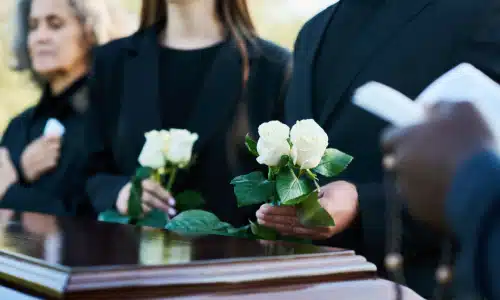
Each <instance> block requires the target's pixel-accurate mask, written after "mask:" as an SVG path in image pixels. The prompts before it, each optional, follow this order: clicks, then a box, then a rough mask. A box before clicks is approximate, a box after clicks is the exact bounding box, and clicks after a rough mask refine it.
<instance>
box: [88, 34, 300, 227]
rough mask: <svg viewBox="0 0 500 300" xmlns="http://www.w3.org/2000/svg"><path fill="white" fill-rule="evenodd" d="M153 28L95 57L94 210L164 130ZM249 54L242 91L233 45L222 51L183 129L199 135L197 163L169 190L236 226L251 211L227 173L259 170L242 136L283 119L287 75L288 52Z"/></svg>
mask: <svg viewBox="0 0 500 300" xmlns="http://www.w3.org/2000/svg"><path fill="white" fill-rule="evenodd" d="M158 29H159V26H154V27H151V28H148V29H146V30H143V31H139V32H137V33H135V34H134V35H132V36H130V37H127V38H124V39H120V40H116V41H114V42H111V43H110V44H108V45H105V46H103V47H100V48H98V49H97V50H96V52H95V63H94V69H93V75H92V76H91V99H92V104H91V112H90V114H89V117H90V118H89V124H88V125H89V127H88V130H87V132H88V134H87V138H88V140H87V145H88V147H89V151H90V156H91V157H90V171H89V174H90V178H89V180H88V183H87V191H88V194H89V195H90V197H91V199H92V202H93V205H94V206H95V208H96V209H97V210H98V211H104V210H106V209H110V208H113V206H114V203H115V201H116V198H117V194H118V192H119V190H120V189H121V188H122V187H123V185H125V184H126V182H128V180H129V179H130V176H131V175H132V174H133V173H134V171H135V169H136V167H138V162H137V158H138V156H139V153H140V151H141V148H142V146H143V144H144V141H145V139H144V133H145V132H147V131H149V130H153V129H160V128H161V125H162V122H161V114H160V112H159V101H165V100H164V99H159V95H158V94H159V93H158V84H159V83H158V80H159V78H158V73H159V67H160V66H158V49H159V47H158V42H157V32H158V31H159V30H158ZM248 50H249V58H250V72H249V78H248V81H247V82H246V87H245V88H243V76H242V60H241V57H240V54H239V50H238V48H237V47H236V44H235V42H232V41H230V42H229V43H225V44H224V45H223V46H221V48H220V49H219V52H218V53H217V55H216V58H215V61H214V63H213V65H212V68H211V70H210V71H209V73H208V75H207V77H206V81H205V83H204V87H203V90H202V91H201V92H200V97H199V99H198V100H197V102H196V103H197V104H196V105H195V106H194V107H193V108H192V112H191V116H190V118H189V122H188V126H187V128H186V129H188V130H190V131H192V132H196V133H198V135H199V137H200V138H199V140H198V141H197V142H196V144H195V149H194V152H195V153H196V154H198V155H199V156H198V159H197V164H196V165H195V166H194V167H193V168H192V169H191V170H190V171H189V173H188V174H187V175H186V176H185V177H184V178H182V179H178V180H177V181H176V186H175V187H174V190H177V191H180V190H182V189H185V188H190V189H196V190H199V191H200V192H201V193H202V194H203V196H204V198H206V200H207V202H208V209H210V210H213V211H214V212H216V214H217V215H218V216H219V217H220V218H221V219H223V220H226V221H229V222H232V223H233V224H235V225H241V224H245V223H248V218H249V217H252V216H253V212H254V210H247V211H246V212H244V210H243V209H237V207H236V200H235V197H234V195H233V190H232V186H231V185H230V184H229V181H230V180H231V178H232V176H237V175H241V174H245V173H248V172H250V171H252V170H255V168H257V167H258V165H257V164H256V162H255V158H253V157H251V156H250V155H249V154H248V153H247V151H246V150H245V146H244V136H245V134H246V133H247V132H251V133H253V134H254V136H255V135H256V134H257V128H258V126H259V125H260V124H261V123H263V122H266V121H269V120H271V119H279V118H281V115H279V112H280V111H282V109H281V107H282V102H283V99H282V95H284V94H285V93H284V92H285V91H286V88H285V84H286V78H287V73H288V72H289V71H290V70H289V66H290V54H289V52H288V51H287V50H285V49H282V48H280V47H278V46H276V45H274V44H272V43H270V42H267V41H264V40H262V39H256V40H255V41H254V43H249V47H248ZM280 99H281V100H280ZM221 155H223V156H224V157H223V160H224V161H225V163H226V165H224V166H220V165H219V166H218V165H214V164H213V163H211V162H214V161H221V157H220V156H221ZM224 170H229V171H224ZM184 174H186V173H184Z"/></svg>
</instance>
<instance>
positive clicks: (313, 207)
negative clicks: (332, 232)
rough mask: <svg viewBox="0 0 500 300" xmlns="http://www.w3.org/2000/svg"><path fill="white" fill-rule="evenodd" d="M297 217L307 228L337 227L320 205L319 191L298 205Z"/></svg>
mask: <svg viewBox="0 0 500 300" xmlns="http://www.w3.org/2000/svg"><path fill="white" fill-rule="evenodd" d="M297 217H298V218H299V220H300V223H301V224H302V225H304V226H307V227H327V226H335V222H334V220H333V219H332V217H331V216H330V214H329V213H328V212H327V211H326V210H325V209H324V208H323V207H322V206H321V205H320V203H319V199H318V191H314V192H312V193H310V194H309V195H308V197H306V199H304V200H303V201H302V202H301V203H300V204H298V205H297Z"/></svg>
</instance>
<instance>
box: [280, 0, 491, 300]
mask: <svg viewBox="0 0 500 300" xmlns="http://www.w3.org/2000/svg"><path fill="white" fill-rule="evenodd" d="M341 1H349V0H341ZM378 2H380V3H383V4H382V5H384V7H382V8H381V10H380V11H379V12H378V13H377V15H376V16H375V17H374V18H373V20H371V21H370V23H369V25H368V26H366V28H367V29H366V30H364V32H363V33H362V34H361V35H360V36H359V38H357V39H355V40H354V42H353V44H352V47H351V49H350V51H346V52H345V57H344V58H343V60H342V62H341V63H339V65H336V66H331V71H330V72H331V73H330V72H329V73H327V74H318V73H316V70H315V69H314V62H315V59H316V57H317V53H318V50H319V49H320V47H321V42H322V40H323V38H324V34H325V32H326V29H327V28H328V25H329V24H330V21H331V20H332V18H335V17H337V16H335V11H336V9H337V5H333V6H331V7H329V8H327V9H326V10H324V11H323V12H321V13H320V14H319V15H317V16H316V17H314V18H313V19H311V20H310V21H309V22H308V23H307V24H306V25H305V26H304V27H303V29H302V30H301V32H300V34H299V36H298V38H297V41H296V45H295V52H294V74H293V77H292V81H291V83H290V86H289V91H288V96H287V99H286V105H285V120H286V122H287V123H288V124H290V125H291V124H293V123H294V122H295V121H296V120H299V119H306V118H313V117H314V116H313V111H317V110H316V109H314V108H313V103H314V101H313V99H312V97H313V96H312V95H313V93H312V88H313V87H314V84H313V78H314V76H329V77H330V76H332V75H333V74H340V75H339V76H335V77H336V78H339V77H340V78H341V79H340V81H339V82H336V84H335V87H336V88H335V89H330V97H329V101H328V102H327V103H326V105H325V107H323V109H322V113H321V114H320V115H319V116H318V117H317V118H316V119H317V121H318V123H319V124H320V125H321V126H322V127H323V128H325V130H326V131H327V133H328V135H329V138H330V145H331V146H332V147H334V148H338V149H340V150H342V151H344V152H347V153H349V154H351V155H353V156H354V161H353V162H352V164H351V165H350V166H349V168H348V169H347V171H346V172H344V173H343V174H342V176H340V177H339V178H337V179H345V180H348V181H350V182H353V183H355V184H356V185H357V188H358V193H359V201H360V220H359V221H360V222H358V223H356V225H357V226H354V227H353V228H351V229H350V232H349V231H348V232H346V233H345V234H344V236H339V237H336V242H335V243H336V245H340V246H344V247H346V246H348V247H355V248H356V249H357V250H359V251H362V252H363V253H364V254H365V255H366V256H367V257H368V258H369V259H370V260H371V261H373V262H375V263H376V264H377V265H378V267H379V269H380V271H384V267H383V257H384V252H385V251H384V250H385V240H386V239H385V237H386V232H387V229H386V226H385V225H386V218H387V216H386V203H385V202H386V201H385V199H386V197H385V192H384V188H383V185H382V182H383V177H384V174H383V169H382V167H381V159H382V156H381V151H380V150H379V137H380V133H381V131H382V130H383V129H384V128H385V127H386V126H387V124H386V123H385V122H383V121H382V120H380V119H378V118H377V117H375V116H373V115H371V114H369V113H367V112H365V111H363V110H362V109H360V108H358V107H356V106H354V105H353V104H352V103H351V97H352V94H353V92H354V91H355V90H356V88H358V87H360V86H361V85H363V84H365V83H367V82H369V81H378V82H381V83H384V84H386V85H388V86H391V87H393V88H395V89H397V90H399V91H401V92H402V93H404V94H406V95H407V96H408V97H410V98H415V97H416V96H417V95H418V94H419V93H420V92H421V91H422V90H423V89H424V88H425V87H426V86H427V85H429V84H430V83H431V82H432V81H433V80H435V79H436V78H437V77H439V76H440V75H442V74H443V73H445V72H446V71H448V70H449V69H451V68H452V67H454V66H456V65H458V64H459V63H461V62H469V63H472V64H473V65H475V66H476V67H478V68H480V69H481V70H483V71H484V72H485V73H486V74H488V75H489V76H491V77H492V78H494V79H495V80H499V79H500V55H499V53H500V30H498V28H500V27H499V25H500V5H499V4H498V1H493V0H399V1H378ZM340 12H341V13H343V14H350V17H352V18H356V17H357V15H358V12H357V11H349V10H345V11H342V10H339V13H340ZM342 42H343V41H342V40H339V41H338V43H342ZM323 50H324V49H323ZM313 75H314V76H313ZM325 88H330V87H325ZM403 216H404V221H405V230H404V248H403V252H404V253H405V262H406V264H405V267H406V269H407V270H410V272H408V273H407V275H408V276H409V277H415V278H417V279H416V281H419V282H420V279H418V277H421V278H428V279H429V281H430V282H432V281H433V277H434V276H433V275H432V273H430V271H431V269H432V268H433V266H434V265H435V263H436V262H435V261H434V260H435V259H434V258H436V257H437V256H438V253H437V250H438V249H437V248H438V241H439V238H438V237H436V236H435V235H434V234H433V233H432V232H430V231H428V230H425V228H424V229H422V228H421V226H420V224H416V223H414V222H411V221H410V220H408V219H409V218H408V217H407V214H404V215H403ZM358 225H361V226H358ZM334 240H335V239H334ZM333 242H334V241H332V243H333ZM431 258H432V259H431ZM422 266H426V268H425V270H423V269H422V270H423V271H422V272H424V273H422V274H424V275H425V276H424V275H419V274H420V273H419V271H418V270H420V269H421V268H422ZM431 267H432V268H431ZM427 270H428V271H427ZM382 273H383V272H382ZM411 280H412V279H411V278H408V281H411ZM418 284H419V283H418ZM418 284H417V283H415V284H413V286H412V283H411V282H410V286H412V287H414V288H415V289H416V290H417V291H421V292H422V294H424V296H427V295H429V293H428V291H429V289H428V288H424V287H420V286H417V285H418ZM424 290H425V291H427V292H425V291H424Z"/></svg>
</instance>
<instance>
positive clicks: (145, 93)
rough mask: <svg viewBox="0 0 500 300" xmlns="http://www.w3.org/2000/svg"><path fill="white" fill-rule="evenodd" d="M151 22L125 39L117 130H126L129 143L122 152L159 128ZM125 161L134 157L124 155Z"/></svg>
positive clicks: (133, 149) (138, 147) (155, 43)
mask: <svg viewBox="0 0 500 300" xmlns="http://www.w3.org/2000/svg"><path fill="white" fill-rule="evenodd" d="M160 25H163V24H159V25H155V26H153V27H150V28H148V29H145V30H144V31H141V32H138V33H136V34H135V35H134V36H132V37H131V38H130V40H129V48H128V49H127V50H128V59H126V60H125V63H124V66H123V68H124V69H123V87H122V94H121V97H122V99H121V101H120V102H121V107H120V108H119V109H120V112H121V115H120V120H122V123H121V124H120V126H122V128H120V131H121V133H122V134H126V136H127V139H129V141H130V143H129V145H128V146H127V147H125V148H126V149H122V151H125V152H127V155H126V156H129V155H136V154H137V155H138V153H139V152H140V150H141V148H142V145H143V143H144V141H145V138H144V133H145V132H147V131H150V130H153V129H161V115H160V109H159V108H160V107H159V102H158V101H159V99H158V96H159V91H158V81H159V74H158V73H159V71H158V68H159V66H158V65H159V51H158V41H157V32H158V31H159V29H161V28H160V27H159V26H160ZM127 161H134V162H135V161H136V159H135V158H134V159H133V160H130V159H127Z"/></svg>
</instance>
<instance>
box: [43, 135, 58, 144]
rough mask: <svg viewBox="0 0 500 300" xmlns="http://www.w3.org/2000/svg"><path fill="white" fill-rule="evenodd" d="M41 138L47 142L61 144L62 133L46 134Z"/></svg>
mask: <svg viewBox="0 0 500 300" xmlns="http://www.w3.org/2000/svg"><path fill="white" fill-rule="evenodd" d="M41 139H42V140H43V141H44V142H45V143H47V144H60V143H61V139H62V137H61V136H60V135H46V136H43V137H42V138H41Z"/></svg>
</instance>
